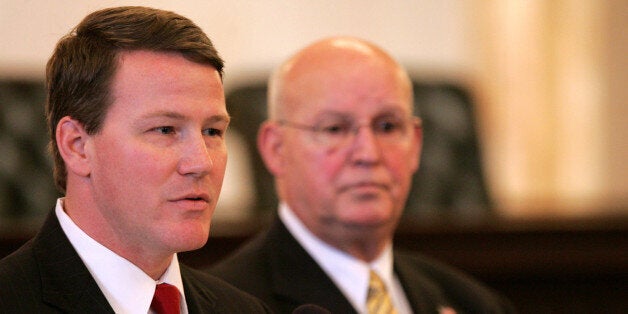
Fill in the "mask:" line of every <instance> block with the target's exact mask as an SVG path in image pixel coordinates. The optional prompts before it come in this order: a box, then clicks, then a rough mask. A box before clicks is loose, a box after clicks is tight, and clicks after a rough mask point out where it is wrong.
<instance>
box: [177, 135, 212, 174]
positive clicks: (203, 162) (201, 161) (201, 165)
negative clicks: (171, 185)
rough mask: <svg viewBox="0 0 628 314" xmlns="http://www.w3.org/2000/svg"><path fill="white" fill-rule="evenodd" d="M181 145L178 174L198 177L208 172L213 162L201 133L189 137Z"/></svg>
mask: <svg viewBox="0 0 628 314" xmlns="http://www.w3.org/2000/svg"><path fill="white" fill-rule="evenodd" d="M181 146H182V148H181V159H180V160H179V166H178V171H179V173H180V174H182V175H193V176H199V177H200V176H204V175H206V174H207V173H209V171H210V169H211V168H212V165H213V162H212V158H211V154H210V152H209V150H208V148H207V144H206V143H205V139H204V138H203V135H202V134H198V135H196V136H193V137H191V138H190V139H189V140H188V141H185V142H184V143H182V145H181Z"/></svg>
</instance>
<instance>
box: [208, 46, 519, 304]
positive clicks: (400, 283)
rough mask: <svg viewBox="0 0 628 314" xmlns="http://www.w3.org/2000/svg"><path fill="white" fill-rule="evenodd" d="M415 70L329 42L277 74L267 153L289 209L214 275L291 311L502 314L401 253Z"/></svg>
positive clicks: (486, 298) (485, 295)
mask: <svg viewBox="0 0 628 314" xmlns="http://www.w3.org/2000/svg"><path fill="white" fill-rule="evenodd" d="M412 99H413V96H412V85H411V82H410V79H409V77H408V74H407V73H406V71H405V70H404V69H403V68H402V67H401V66H400V65H399V64H398V63H397V62H396V61H395V60H393V59H392V58H391V57H390V56H389V55H388V54H387V53H385V52H384V51H383V50H382V49H380V48H379V47H377V46H375V45H373V44H371V43H368V42H366V41H363V40H360V39H356V38H349V37H334V38H328V39H324V40H321V41H318V42H316V43H313V44H312V45H310V46H308V47H306V48H304V49H303V50H301V51H299V52H298V53H297V54H296V55H294V56H293V57H291V58H290V59H289V60H288V61H286V62H285V63H283V64H282V65H281V66H280V67H279V69H278V70H277V71H276V72H275V73H274V74H273V75H272V76H271V78H270V81H269V94H268V116H269V119H268V120H267V121H266V122H265V123H264V124H263V125H262V126H261V128H260V130H259V133H258V148H259V151H260V153H261V156H262V158H263V159H264V162H265V164H266V166H267V168H268V169H269V171H270V172H271V173H272V174H273V176H274V177H275V185H276V188H277V192H278V196H279V200H280V205H279V211H278V217H277V218H276V219H275V221H274V222H273V224H272V226H271V227H270V229H269V230H267V231H266V232H263V233H262V234H260V235H259V236H257V237H256V238H255V239H254V240H253V241H252V242H250V243H248V244H247V245H246V246H244V247H243V248H242V249H241V250H239V251H238V252H236V253H235V254H234V255H232V256H230V257H228V258H227V259H226V260H224V261H222V262H221V263H219V264H217V265H215V266H214V267H213V268H212V269H211V272H212V273H214V274H216V275H217V276H219V277H222V278H224V279H225V280H227V281H229V282H231V283H233V284H234V285H235V286H237V287H239V288H241V289H243V290H245V291H248V292H250V293H251V294H253V295H255V296H257V297H259V298H261V299H262V300H263V301H265V302H266V303H267V304H268V305H269V306H270V307H271V308H273V309H274V310H276V311H278V312H280V313H290V312H291V311H292V310H293V309H295V308H296V307H298V306H299V305H301V304H306V303H313V304H317V305H320V306H323V307H325V308H327V309H329V310H330V311H332V312H333V313H355V312H357V313H395V312H396V313H411V312H415V313H438V312H440V313H456V312H460V313H503V312H510V311H511V309H510V307H509V305H508V304H507V302H504V301H503V300H501V298H500V297H498V296H497V295H496V294H494V293H493V292H492V291H490V290H489V289H488V288H485V287H484V286H482V285H481V284H480V283H478V282H476V281H474V280H473V279H471V278H469V277H467V276H466V275H464V274H462V273H460V272H458V271H456V270H454V269H452V268H450V267H448V266H445V265H441V264H439V263H437V262H434V261H431V260H429V259H428V258H425V257H421V256H417V255H408V254H404V253H401V252H397V251H394V252H393V248H392V247H393V245H392V244H393V243H392V242H393V234H394V231H395V228H396V226H397V224H398V222H399V219H400V217H401V214H402V210H403V208H404V204H405V202H406V198H407V195H408V191H409V187H410V183H411V178H412V174H413V173H414V172H415V171H416V170H417V168H418V164H419V153H420V148H421V139H422V133H421V132H422V129H421V124H420V120H419V119H418V118H417V117H415V116H414V115H413V112H412V108H413V105H412Z"/></svg>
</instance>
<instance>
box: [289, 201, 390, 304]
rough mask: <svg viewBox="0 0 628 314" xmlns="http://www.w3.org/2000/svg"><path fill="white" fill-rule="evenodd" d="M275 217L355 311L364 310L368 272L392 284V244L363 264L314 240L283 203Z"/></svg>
mask: <svg viewBox="0 0 628 314" xmlns="http://www.w3.org/2000/svg"><path fill="white" fill-rule="evenodd" d="M279 218H280V219H281V221H282V222H283V223H284V225H285V226H286V228H287V229H288V231H290V233H291V234H292V235H293V236H294V238H295V239H296V240H297V242H299V243H300V244H301V246H302V247H303V248H304V249H305V250H306V251H307V252H308V253H309V254H310V256H312V258H313V259H314V260H315V261H316V262H317V263H318V265H320V267H321V268H322V269H323V271H325V273H326V274H327V275H328V276H329V277H330V278H331V280H332V281H333V282H334V283H335V284H336V286H337V287H338V288H339V289H340V291H342V293H343V294H344V295H345V297H346V298H347V299H348V300H349V302H351V304H352V305H353V307H354V308H356V309H357V310H358V312H364V311H365V310H366V308H365V304H366V294H367V290H368V283H369V273H370V272H369V271H370V270H371V269H373V270H375V271H376V272H377V274H378V275H379V276H380V277H381V278H382V280H383V281H384V282H385V283H386V285H387V286H388V287H390V286H391V285H392V283H393V278H394V275H393V253H392V244H389V245H387V246H386V248H385V249H384V252H383V253H382V254H381V255H380V256H379V257H377V258H376V259H375V260H374V261H373V262H371V263H366V262H364V261H362V260H359V259H357V258H355V257H353V256H351V255H349V254H347V253H345V252H343V251H341V250H338V249H337V248H335V247H333V246H331V245H329V244H327V243H325V242H323V241H322V240H320V239H319V238H317V237H316V236H315V235H314V234H313V233H312V232H311V231H310V230H309V229H307V227H305V225H303V223H302V222H301V221H300V220H299V219H298V218H297V217H296V215H295V214H294V212H292V210H291V209H290V208H289V207H288V206H287V205H286V204H285V203H281V204H280V206H279Z"/></svg>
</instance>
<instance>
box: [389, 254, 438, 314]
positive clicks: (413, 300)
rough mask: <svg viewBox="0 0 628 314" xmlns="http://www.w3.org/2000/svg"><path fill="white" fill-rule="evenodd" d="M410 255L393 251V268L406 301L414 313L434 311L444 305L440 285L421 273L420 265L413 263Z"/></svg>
mask: <svg viewBox="0 0 628 314" xmlns="http://www.w3.org/2000/svg"><path fill="white" fill-rule="evenodd" d="M410 259H411V257H408V256H405V255H403V254H400V253H398V252H395V253H394V269H395V273H396V274H397V277H398V278H399V281H400V282H401V285H402V287H403V291H404V292H405V294H406V297H407V298H408V302H409V303H410V306H411V307H412V311H413V312H414V313H436V311H437V309H439V308H440V307H441V306H443V305H446V304H447V302H446V301H445V300H446V298H445V296H444V295H443V293H442V290H441V288H440V287H438V286H436V285H435V284H434V283H433V281H432V280H430V279H428V278H426V277H425V276H424V275H423V274H422V273H421V271H420V270H421V269H422V268H421V267H420V266H419V265H417V264H416V263H413V262H412V261H411V260H410Z"/></svg>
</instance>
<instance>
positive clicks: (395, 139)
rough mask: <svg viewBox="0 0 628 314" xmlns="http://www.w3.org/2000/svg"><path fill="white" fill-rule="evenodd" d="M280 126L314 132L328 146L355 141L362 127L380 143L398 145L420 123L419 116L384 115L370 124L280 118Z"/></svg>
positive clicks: (313, 134)
mask: <svg viewBox="0 0 628 314" xmlns="http://www.w3.org/2000/svg"><path fill="white" fill-rule="evenodd" d="M277 124H279V125H280V126H285V127H291V128H295V129H299V130H304V131H309V132H311V133H312V138H313V140H314V141H315V142H316V143H317V144H319V145H323V146H326V147H333V148H335V147H343V146H346V145H348V144H349V143H351V142H353V140H354V139H355V136H356V135H357V134H358V132H359V131H360V128H362V127H368V128H369V129H371V131H372V132H373V134H374V135H375V138H376V139H377V141H378V143H380V144H387V145H396V144H401V143H405V142H406V141H407V140H408V139H410V138H411V136H410V134H411V133H412V129H413V128H415V127H418V126H419V125H420V120H419V118H417V117H412V118H399V117H382V118H377V119H375V120H373V121H371V123H370V124H368V125H359V124H356V123H354V122H352V121H351V120H349V119H329V120H323V121H320V122H318V123H316V124H314V125H306V124H301V123H297V122H291V121H286V120H278V121H277Z"/></svg>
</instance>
